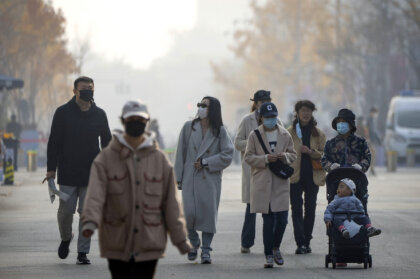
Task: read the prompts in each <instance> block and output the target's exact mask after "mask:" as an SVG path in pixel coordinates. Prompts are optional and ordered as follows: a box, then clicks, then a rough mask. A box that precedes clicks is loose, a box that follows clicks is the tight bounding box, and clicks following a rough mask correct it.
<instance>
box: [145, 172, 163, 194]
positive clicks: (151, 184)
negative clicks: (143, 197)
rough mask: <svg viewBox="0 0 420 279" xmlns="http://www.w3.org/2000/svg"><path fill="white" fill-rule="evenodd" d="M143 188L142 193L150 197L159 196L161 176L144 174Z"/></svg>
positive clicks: (161, 184)
mask: <svg viewBox="0 0 420 279" xmlns="http://www.w3.org/2000/svg"><path fill="white" fill-rule="evenodd" d="M144 181H145V187H144V191H145V193H146V194H147V195H150V196H161V195H162V191H163V177H162V175H160V176H158V175H152V174H147V173H144Z"/></svg>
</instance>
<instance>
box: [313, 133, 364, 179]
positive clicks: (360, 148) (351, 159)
mask: <svg viewBox="0 0 420 279" xmlns="http://www.w3.org/2000/svg"><path fill="white" fill-rule="evenodd" d="M370 160H371V155H370V151H369V147H368V145H367V142H366V140H365V139H364V138H362V137H358V136H356V135H355V134H351V135H350V136H348V137H347V139H344V137H343V136H342V135H338V136H336V137H335V138H332V139H330V140H328V141H327V143H326V144H325V148H324V156H322V159H321V164H322V167H323V168H324V169H325V170H326V171H327V172H330V171H331V165H332V164H334V163H337V164H339V165H340V166H351V165H353V164H359V165H360V166H362V170H363V172H366V171H367V170H368V169H369V166H370Z"/></svg>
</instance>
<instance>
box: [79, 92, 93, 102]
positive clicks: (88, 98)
mask: <svg viewBox="0 0 420 279" xmlns="http://www.w3.org/2000/svg"><path fill="white" fill-rule="evenodd" d="M79 92H80V99H82V100H83V101H85V102H90V101H92V100H93V90H90V89H85V90H79Z"/></svg>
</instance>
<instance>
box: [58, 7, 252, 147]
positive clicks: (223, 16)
mask: <svg viewBox="0 0 420 279" xmlns="http://www.w3.org/2000/svg"><path fill="white" fill-rule="evenodd" d="M53 5H54V6H55V7H56V8H61V9H62V10H63V13H64V16H65V17H66V19H67V25H66V36H67V37H68V39H69V49H70V51H73V52H74V46H75V44H76V43H77V41H83V40H87V41H89V43H90V50H89V54H88V56H87V59H86V61H85V63H84V65H83V67H82V72H81V74H82V75H87V76H91V77H93V79H94V80H95V102H96V103H97V104H98V106H100V107H101V108H103V109H104V110H105V111H106V113H107V115H108V120H109V124H110V127H111V129H114V128H121V123H120V121H119V116H120V115H121V108H122V106H123V104H124V103H125V102H126V101H127V100H133V99H142V100H143V101H145V102H146V104H147V105H148V107H149V112H150V113H151V116H152V117H153V118H156V119H158V121H159V123H160V128H161V133H162V134H163V135H164V138H165V140H166V142H167V143H172V144H173V143H175V142H176V139H177V138H178V134H179V131H180V129H181V128H182V125H183V123H184V122H185V121H186V120H188V119H191V118H192V117H194V116H195V113H196V110H197V108H196V106H195V104H196V103H197V102H199V101H200V100H201V98H202V97H204V96H206V95H211V96H216V97H218V98H219V99H220V100H221V101H222V103H223V96H220V95H219V96H218V92H217V88H216V87H217V85H216V84H215V82H214V76H213V72H212V69H211V67H210V61H212V62H215V63H218V62H221V61H223V60H224V59H234V57H233V53H232V52H231V51H230V50H229V47H228V46H229V45H230V44H232V38H233V36H232V32H233V30H234V29H235V27H237V26H236V25H235V22H236V21H237V20H238V19H239V20H240V19H244V18H248V17H249V14H250V8H249V0H147V1H146V0H119V1H110V0H102V1H100V0H83V1H82V0H53ZM104 58H106V59H104ZM251 91H253V89H251V90H250V96H251V95H252V93H253V92H251ZM245 102H246V101H245ZM246 106H248V103H246ZM222 110H223V112H224V122H225V123H226V122H228V121H227V120H228V119H229V118H230V119H232V121H233V117H234V116H235V115H236V111H235V110H234V109H232V108H230V106H228V104H226V103H223V105H222ZM236 126H237V124H236V123H234V124H231V125H230V126H229V127H228V128H231V129H234V128H236ZM172 144H169V145H170V146H172Z"/></svg>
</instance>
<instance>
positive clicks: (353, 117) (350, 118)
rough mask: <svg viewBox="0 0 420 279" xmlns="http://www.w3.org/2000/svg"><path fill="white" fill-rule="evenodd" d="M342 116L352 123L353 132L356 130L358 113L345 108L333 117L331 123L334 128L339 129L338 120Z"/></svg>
mask: <svg viewBox="0 0 420 279" xmlns="http://www.w3.org/2000/svg"><path fill="white" fill-rule="evenodd" d="M340 118H341V119H344V120H345V121H346V122H347V123H349V124H350V126H352V127H351V128H352V131H353V132H355V131H356V122H355V120H356V115H354V113H353V112H352V111H351V110H349V109H345V108H344V109H340V111H339V112H338V115H337V116H336V117H335V118H334V119H333V121H332V124H331V125H332V127H333V129H334V130H337V120H338V119H340Z"/></svg>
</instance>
